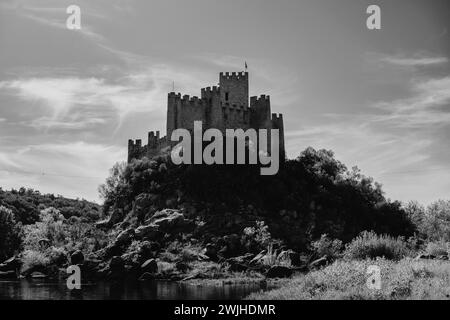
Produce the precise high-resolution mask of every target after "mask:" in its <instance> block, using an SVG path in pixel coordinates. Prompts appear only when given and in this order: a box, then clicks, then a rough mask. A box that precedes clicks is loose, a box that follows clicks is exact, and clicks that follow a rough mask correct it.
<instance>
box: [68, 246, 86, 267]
mask: <svg viewBox="0 0 450 320" xmlns="http://www.w3.org/2000/svg"><path fill="white" fill-rule="evenodd" d="M83 262H84V255H83V253H82V252H81V251H80V250H77V251H75V252H74V253H72V254H71V255H70V264H71V265H76V264H83Z"/></svg>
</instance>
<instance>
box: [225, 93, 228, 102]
mask: <svg viewBox="0 0 450 320" xmlns="http://www.w3.org/2000/svg"><path fill="white" fill-rule="evenodd" d="M225 101H228V92H225Z"/></svg>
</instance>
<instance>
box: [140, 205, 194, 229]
mask: <svg viewBox="0 0 450 320" xmlns="http://www.w3.org/2000/svg"><path fill="white" fill-rule="evenodd" d="M146 223H148V224H150V225H155V226H157V227H158V230H160V231H162V232H165V233H171V232H172V233H173V232H178V231H181V232H191V231H192V230H193V228H194V227H195V223H194V222H193V221H192V220H188V219H186V218H185V217H184V215H183V214H182V213H181V212H180V211H179V210H174V209H164V210H161V211H158V212H156V213H155V214H154V215H153V216H152V217H151V218H150V219H148V220H147V221H146Z"/></svg>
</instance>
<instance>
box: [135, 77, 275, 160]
mask: <svg viewBox="0 0 450 320" xmlns="http://www.w3.org/2000/svg"><path fill="white" fill-rule="evenodd" d="M248 82H249V75H248V72H220V74H219V86H209V87H205V88H201V90H200V97H198V96H190V95H182V94H181V93H179V92H177V93H176V92H169V93H168V96H167V128H166V136H164V137H162V138H161V137H160V134H159V131H150V132H148V144H147V145H146V146H142V140H140V139H138V140H136V141H134V140H129V141H128V161H131V160H132V159H139V158H141V157H143V156H148V157H150V156H152V155H155V154H157V153H158V152H159V151H160V150H161V149H163V148H165V147H170V146H171V143H172V142H171V141H170V137H171V135H172V132H173V131H174V130H176V129H178V128H183V129H188V130H191V129H192V128H193V123H194V121H202V123H203V128H204V129H207V128H216V129H219V130H222V131H224V130H225V129H238V128H241V129H244V130H246V129H248V128H254V129H272V128H277V129H280V143H281V145H280V150H281V152H284V133H283V130H284V129H283V116H282V114H276V113H271V106H270V96H269V95H265V94H262V95H260V96H259V97H258V96H253V97H250V98H249V94H248V92H249V88H248Z"/></svg>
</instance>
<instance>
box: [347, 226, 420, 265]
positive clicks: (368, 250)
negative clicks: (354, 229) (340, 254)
mask: <svg viewBox="0 0 450 320" xmlns="http://www.w3.org/2000/svg"><path fill="white" fill-rule="evenodd" d="M410 252H411V250H410V248H409V245H408V243H407V242H406V241H405V240H404V238H403V237H398V238H394V237H390V236H387V235H381V236H380V235H377V234H376V233H374V232H373V231H371V232H367V231H363V232H361V234H360V235H359V236H357V237H356V238H355V239H353V240H352V241H351V242H350V243H348V244H347V245H346V246H345V251H344V257H345V258H348V259H358V260H362V259H366V258H369V259H375V258H376V257H384V258H385V259H389V260H400V259H402V258H403V257H405V256H407V255H409V254H410Z"/></svg>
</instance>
